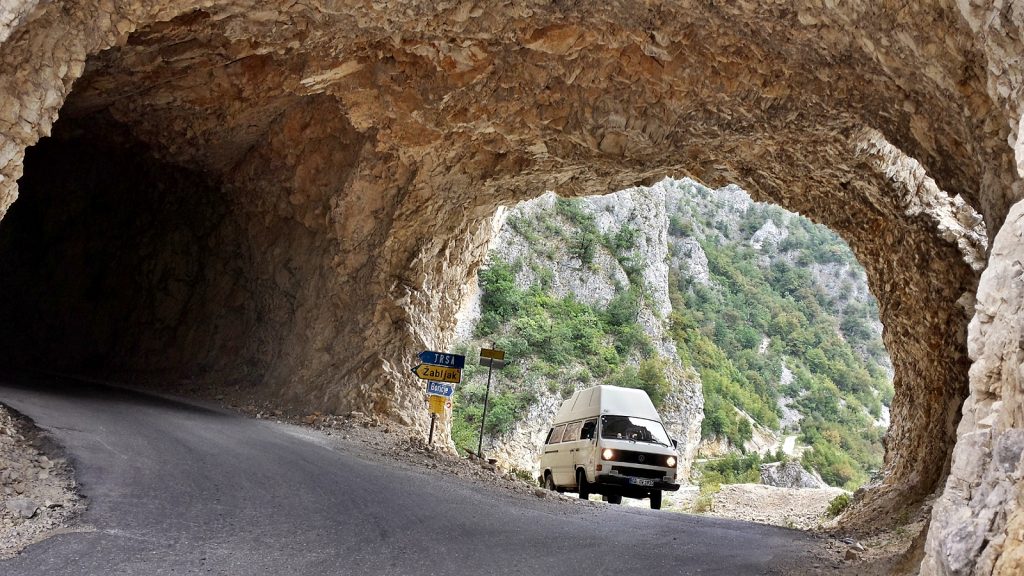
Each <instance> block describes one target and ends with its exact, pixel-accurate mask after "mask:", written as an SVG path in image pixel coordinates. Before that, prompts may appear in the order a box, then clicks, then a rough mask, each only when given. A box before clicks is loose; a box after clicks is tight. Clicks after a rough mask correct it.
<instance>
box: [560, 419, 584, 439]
mask: <svg viewBox="0 0 1024 576" xmlns="http://www.w3.org/2000/svg"><path fill="white" fill-rule="evenodd" d="M582 427H583V422H573V423H572V424H566V425H565V434H564V435H563V436H562V442H574V441H576V440H579V439H580V428H582Z"/></svg>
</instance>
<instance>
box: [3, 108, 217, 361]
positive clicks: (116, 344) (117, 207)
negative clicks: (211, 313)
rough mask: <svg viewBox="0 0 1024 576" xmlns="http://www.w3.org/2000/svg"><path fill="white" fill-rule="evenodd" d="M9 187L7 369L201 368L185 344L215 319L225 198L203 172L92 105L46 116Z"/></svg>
mask: <svg viewBox="0 0 1024 576" xmlns="http://www.w3.org/2000/svg"><path fill="white" fill-rule="evenodd" d="M20 189H21V195H20V198H19V200H18V202H16V203H15V204H14V205H13V206H12V208H11V210H10V212H9V213H8V214H7V216H6V217H5V218H4V220H3V222H2V223H0V293H3V294H4V298H3V300H2V303H0V350H2V351H3V352H2V354H4V356H5V361H6V362H5V364H7V365H10V366H19V367H22V368H34V369H45V370H57V371H66V372H74V373H80V374H88V375H92V376H112V375H114V374H118V373H120V374H127V373H134V374H146V373H154V374H164V375H175V376H183V375H187V374H190V373H196V372H202V371H203V370H205V369H209V368H210V366H209V365H208V362H209V359H208V358H204V357H203V356H201V355H193V354H189V353H185V350H186V347H185V346H183V343H185V342H188V341H190V340H193V339H195V338H196V336H197V335H196V333H195V329H196V327H198V326H202V325H203V324H206V323H209V322H214V320H213V319H211V318H209V317H204V316H203V315H202V312H203V306H202V304H203V300H204V298H205V297H206V294H204V291H207V290H209V287H210V285H211V284H212V282H211V280H212V278H211V275H218V276H219V275H229V276H230V275H231V274H232V270H231V269H230V267H227V266H224V265H223V262H221V261H218V258H219V257H220V254H219V253H218V252H217V250H216V248H217V246H216V244H217V243H218V242H220V241H221V240H222V238H221V237H219V236H218V234H220V233H221V232H222V231H221V227H222V226H223V224H224V222H225V219H226V217H227V215H228V214H229V211H230V207H229V204H228V202H227V199H226V196H225V194H224V193H223V192H222V189H221V185H220V183H219V182H218V181H217V179H216V178H215V177H213V176H211V175H210V174H204V173H202V172H201V171H198V170H194V169H190V168H187V167H183V166H180V165H173V164H171V163H168V162H166V161H163V160H160V159H158V158H157V157H156V155H155V154H154V153H153V151H152V149H151V148H150V147H149V146H148V145H147V144H145V143H144V142H142V141H140V140H139V139H138V138H136V137H135V136H134V135H133V134H132V132H131V131H130V130H129V129H128V128H127V127H126V126H124V125H123V124H121V123H119V122H117V121H115V120H113V119H112V118H110V117H109V116H106V115H104V114H95V115H92V116H89V117H87V118H79V119H74V118H72V119H67V120H62V121H60V122H58V123H57V124H56V126H55V127H54V131H53V135H52V136H51V137H50V138H46V139H44V140H42V141H41V142H39V144H37V145H36V146H34V147H32V148H31V149H29V150H28V152H27V154H26V158H25V174H24V176H23V177H22V179H21V181H20ZM230 315H231V311H230V309H228V310H224V311H223V314H222V316H221V320H220V322H224V318H228V317H230ZM201 347H202V346H200V347H198V348H201ZM194 350H195V348H193V351H194Z"/></svg>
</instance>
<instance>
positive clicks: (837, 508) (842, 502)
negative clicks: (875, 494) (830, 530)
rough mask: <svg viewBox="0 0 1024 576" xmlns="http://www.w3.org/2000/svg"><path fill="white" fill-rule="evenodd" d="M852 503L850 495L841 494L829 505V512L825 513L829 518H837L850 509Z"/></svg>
mask: <svg viewBox="0 0 1024 576" xmlns="http://www.w3.org/2000/svg"><path fill="white" fill-rule="evenodd" d="M851 501H852V500H851V499H850V495H849V494H840V495H839V496H836V497H835V498H833V499H832V501H831V502H829V503H828V510H827V511H826V512H825V513H826V514H828V516H829V518H835V517H836V516H839V515H840V514H842V513H843V510H846V509H847V508H849V507H850V502H851Z"/></svg>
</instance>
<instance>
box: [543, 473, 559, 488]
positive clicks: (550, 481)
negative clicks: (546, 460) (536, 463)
mask: <svg viewBox="0 0 1024 576" xmlns="http://www.w3.org/2000/svg"><path fill="white" fill-rule="evenodd" d="M544 487H545V488H547V489H548V490H551V491H552V492H555V491H557V490H558V487H557V486H555V479H554V478H552V477H551V472H545V473H544Z"/></svg>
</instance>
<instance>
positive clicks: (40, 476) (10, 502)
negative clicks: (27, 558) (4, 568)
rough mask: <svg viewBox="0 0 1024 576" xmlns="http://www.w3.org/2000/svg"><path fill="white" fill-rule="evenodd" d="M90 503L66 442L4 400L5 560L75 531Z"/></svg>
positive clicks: (0, 498)
mask: <svg viewBox="0 0 1024 576" xmlns="http://www.w3.org/2000/svg"><path fill="white" fill-rule="evenodd" d="M85 505H86V503H85V500H84V499H83V498H82V497H80V496H79V495H78V493H77V492H76V485H75V480H74V475H73V473H72V470H71V466H70V465H69V464H68V463H67V461H66V460H65V459H64V458H63V457H62V455H61V450H60V447H59V446H57V445H56V443H54V442H52V441H50V440H49V438H48V437H47V436H46V435H45V434H43V433H42V432H41V431H40V430H39V429H38V428H36V427H35V425H33V424H32V422H31V421H30V420H29V419H28V418H25V417H23V416H21V415H20V414H18V413H17V412H15V411H14V410H11V409H10V408H8V407H6V406H4V405H3V404H0V559H6V558H10V557H12V556H14V555H15V554H17V553H18V552H19V551H20V550H21V549H22V548H24V547H26V546H28V545H29V544H33V543H35V542H39V541H40V540H43V539H45V538H48V537H50V536H53V535H54V534H59V533H62V532H66V531H69V530H74V529H75V528H74V526H75V523H76V519H77V518H78V517H79V516H80V515H81V513H82V512H83V511H84V510H85Z"/></svg>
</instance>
